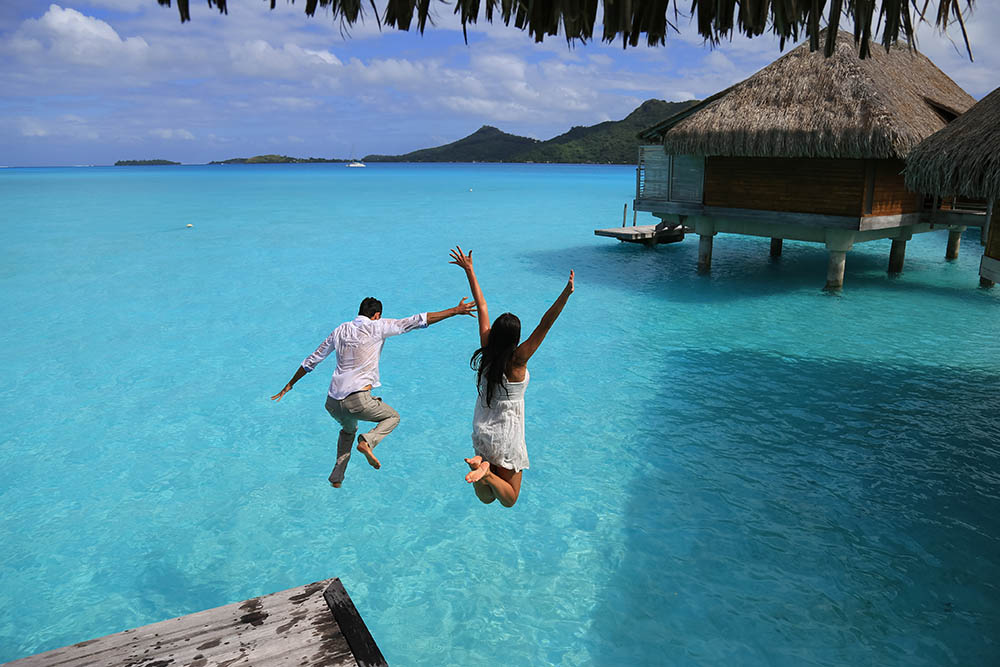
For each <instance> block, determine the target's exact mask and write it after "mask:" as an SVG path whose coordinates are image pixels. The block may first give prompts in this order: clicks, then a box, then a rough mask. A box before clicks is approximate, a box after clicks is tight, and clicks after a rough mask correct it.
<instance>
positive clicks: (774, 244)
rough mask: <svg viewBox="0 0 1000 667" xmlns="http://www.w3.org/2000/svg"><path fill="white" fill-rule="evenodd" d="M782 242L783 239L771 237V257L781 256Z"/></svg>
mask: <svg viewBox="0 0 1000 667" xmlns="http://www.w3.org/2000/svg"><path fill="white" fill-rule="evenodd" d="M781 243H782V239H779V238H772V239H771V257H781Z"/></svg>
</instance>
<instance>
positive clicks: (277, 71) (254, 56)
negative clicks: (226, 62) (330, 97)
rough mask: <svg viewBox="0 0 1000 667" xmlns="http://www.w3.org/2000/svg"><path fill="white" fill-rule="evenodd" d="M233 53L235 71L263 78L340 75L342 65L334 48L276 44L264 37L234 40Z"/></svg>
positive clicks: (296, 78)
mask: <svg viewBox="0 0 1000 667" xmlns="http://www.w3.org/2000/svg"><path fill="white" fill-rule="evenodd" d="M229 57H230V61H231V65H232V68H233V70H234V71H235V72H238V73H240V74H244V75H246V76H250V77H254V78H260V79H266V78H277V79H286V80H287V79H291V80H302V79H310V78H313V77H315V76H316V75H323V76H336V75H337V74H338V70H339V69H340V67H341V65H342V63H341V62H340V59H339V58H337V56H335V55H334V54H333V53H331V52H330V51H320V50H315V49H305V48H302V47H301V46H298V45H296V44H290V43H289V44H285V45H284V46H282V47H280V48H276V47H274V46H271V44H270V43H268V42H266V41H265V40H263V39H255V40H252V41H247V42H242V43H239V44H231V45H230V46H229Z"/></svg>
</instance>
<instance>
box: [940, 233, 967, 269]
mask: <svg viewBox="0 0 1000 667" xmlns="http://www.w3.org/2000/svg"><path fill="white" fill-rule="evenodd" d="M963 231H965V228H964V227H961V228H959V229H952V230H951V231H949V232H948V249H947V250H945V252H944V258H945V259H947V260H949V261H950V260H953V259H958V248H959V246H961V245H962V232H963Z"/></svg>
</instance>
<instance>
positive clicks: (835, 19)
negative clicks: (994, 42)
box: [157, 0, 975, 58]
mask: <svg viewBox="0 0 1000 667" xmlns="http://www.w3.org/2000/svg"><path fill="white" fill-rule="evenodd" d="M176 1H177V9H178V10H179V11H180V15H181V22H184V21H189V20H191V12H190V8H189V0H176ZM157 2H159V3H160V4H161V5H167V6H169V5H170V4H171V0H157ZM226 2H227V0H208V5H209V7H211V6H215V7H217V8H218V9H219V11H220V12H222V13H227V6H226ZM270 2H271V9H274V5H275V0H270ZM291 2H293V3H294V2H295V0H291ZM451 4H452V3H451V2H447V1H446V0H437V2H432V1H431V0H387V2H386V7H385V12H384V14H383V15H382V17H381V20H380V24H381V23H385V24H386V25H387V26H389V27H392V28H398V29H399V30H409V29H410V25H411V23H412V22H413V19H414V18H416V21H417V30H419V31H420V32H421V33H423V31H424V28H425V27H426V26H427V23H428V21H431V22H432V23H433V21H432V17H431V10H432V6H434V7H447V8H448V9H451ZM599 4H600V5H602V6H603V8H604V13H603V15H602V18H601V23H600V25H601V26H603V31H602V33H601V38H602V39H603V40H604V41H606V42H615V41H617V40H618V39H621V43H622V46H623V47H624V46H637V45H638V44H639V42H640V40H642V39H643V38H645V41H646V43H647V44H649V45H650V46H656V45H661V44H664V43H665V40H666V36H667V32H668V31H669V30H676V24H677V23H678V22H679V21H680V19H681V17H682V14H681V12H682V11H683V8H679V7H678V4H680V5H682V6H684V5H687V4H688V3H687V2H684V0H602V2H598V0H454V9H453V10H452V11H454V12H455V13H456V14H459V15H460V16H461V20H462V30H463V31H465V29H466V28H467V26H468V25H469V24H475V23H476V21H478V20H479V12H480V9H481V8H484V10H485V18H486V20H487V21H488V22H490V23H492V22H493V21H494V20H499V21H502V22H503V24H504V25H507V26H509V25H511V24H513V25H514V27H515V28H517V29H518V30H526V31H528V33H529V34H531V36H532V37H534V38H535V41H536V42H541V41H543V40H544V39H545V38H546V37H548V36H553V35H557V34H559V32H560V30H561V31H562V33H563V35H564V36H565V38H566V40H567V41H569V42H574V41H576V40H579V41H581V42H587V41H590V40H591V39H593V37H594V27H595V25H598V24H597V8H598V5H599ZM974 4H975V0H965V7H966V10H969V9H971V8H972V6H973V5H974ZM366 6H370V7H371V9H372V11H373V12H374V14H375V18H376V20H379V16H378V9H377V8H376V7H375V3H374V0H305V10H306V14H308V15H309V16H312V15H313V14H315V12H316V8H317V7H322V8H324V9H329V11H330V13H331V14H332V15H333V18H334V19H340V21H341V22H342V25H346V26H351V25H354V24H355V23H356V22H357V21H358V19H359V18H363V16H364V12H365V8H366ZM690 16H691V17H692V18H693V19H694V20H695V23H696V24H697V25H698V32H699V34H701V35H702V36H703V37H704V38H705V39H706V40H708V41H709V42H710V43H712V44H717V43H719V41H721V40H722V39H724V38H728V37H731V36H732V34H733V32H734V31H738V32H740V33H742V34H744V35H746V36H748V37H756V36H758V35H761V34H763V33H764V32H765V31H768V30H769V31H771V32H773V33H774V34H775V35H777V36H778V37H780V39H781V48H784V45H785V41H786V40H791V41H792V42H797V41H799V39H800V38H803V37H807V38H808V39H809V44H810V48H811V49H812V50H816V49H817V48H819V42H820V37H821V33H822V32H823V31H824V30H825V27H826V26H830V27H831V28H832V29H833V31H834V33H836V31H837V29H838V26H839V25H840V21H841V19H842V18H844V17H847V18H848V19H849V20H850V21H851V22H852V23H853V25H854V40H855V41H856V42H857V43H859V44H860V45H861V49H860V56H861V57H862V58H866V57H868V55H869V53H870V44H871V41H872V38H873V37H875V38H878V41H880V42H881V44H882V46H884V47H885V48H886V49H888V48H889V47H890V46H892V45H893V44H895V43H896V42H897V41H898V40H899V38H900V37H902V38H903V39H904V40H906V41H908V42H912V41H913V37H914V31H915V26H916V23H917V22H919V21H931V20H933V21H934V23H935V25H937V26H938V27H939V28H941V29H942V30H944V29H946V28H947V27H948V25H949V24H950V23H958V24H959V26H960V27H961V31H962V36H963V38H964V39H965V45H966V48H967V49H969V57H970V58H971V57H972V51H971V48H970V47H969V39H968V35H967V34H966V31H965V22H964V19H963V17H962V1H961V0H690ZM880 31H881V37H879V32H880ZM832 47H833V44H832V43H831V45H830V47H828V52H827V55H831V54H832Z"/></svg>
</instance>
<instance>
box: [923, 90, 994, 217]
mask: <svg viewBox="0 0 1000 667" xmlns="http://www.w3.org/2000/svg"><path fill="white" fill-rule="evenodd" d="M906 187H907V188H909V189H910V190H913V191H914V192H923V193H926V194H932V195H939V196H942V197H948V196H951V195H958V196H962V197H971V198H981V199H990V200H998V199H1000V88H997V89H996V90H994V91H993V92H992V93H990V94H989V95H987V96H986V97H984V98H983V99H982V100H980V101H979V103H978V104H976V106H974V107H972V108H971V109H969V110H968V111H966V112H965V113H964V114H962V115H961V116H959V117H958V118H957V119H955V120H954V121H952V122H951V123H949V124H948V126H947V127H946V128H944V129H943V130H941V131H940V132H937V133H935V134H933V135H931V136H929V137H928V138H926V139H924V140H923V141H921V142H920V144H919V145H918V146H917V147H916V148H914V149H913V150H912V151H911V152H910V155H909V157H907V158H906Z"/></svg>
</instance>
